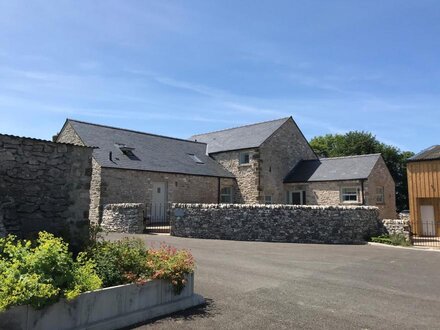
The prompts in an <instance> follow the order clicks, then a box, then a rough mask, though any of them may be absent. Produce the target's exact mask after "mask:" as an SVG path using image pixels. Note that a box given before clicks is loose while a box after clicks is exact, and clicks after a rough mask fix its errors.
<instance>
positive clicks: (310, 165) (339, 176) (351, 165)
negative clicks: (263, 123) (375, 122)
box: [284, 154, 381, 183]
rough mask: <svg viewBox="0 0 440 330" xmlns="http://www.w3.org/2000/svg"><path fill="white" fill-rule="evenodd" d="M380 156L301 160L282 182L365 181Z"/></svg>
mask: <svg viewBox="0 0 440 330" xmlns="http://www.w3.org/2000/svg"><path fill="white" fill-rule="evenodd" d="M380 157H381V155H380V154H371V155H360V156H348V157H334V158H321V159H317V160H302V161H300V162H299V163H298V164H297V165H296V166H295V167H294V168H293V170H292V171H291V172H290V173H289V174H288V175H287V176H286V178H285V179H284V182H286V183H294V182H319V181H343V180H361V179H367V178H368V176H369V175H370V173H371V171H372V170H373V167H374V165H376V163H377V161H378V160H379V158H380Z"/></svg>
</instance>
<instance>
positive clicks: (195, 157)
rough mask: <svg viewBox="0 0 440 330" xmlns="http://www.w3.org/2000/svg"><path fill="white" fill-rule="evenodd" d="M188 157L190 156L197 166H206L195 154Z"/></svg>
mask: <svg viewBox="0 0 440 330" xmlns="http://www.w3.org/2000/svg"><path fill="white" fill-rule="evenodd" d="M188 156H189V157H190V158H191V159H192V160H193V161H195V162H196V163H197V164H205V163H204V162H202V161H201V160H200V158H199V157H197V156H196V155H194V154H188Z"/></svg>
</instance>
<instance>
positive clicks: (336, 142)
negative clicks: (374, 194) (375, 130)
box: [310, 131, 414, 210]
mask: <svg viewBox="0 0 440 330" xmlns="http://www.w3.org/2000/svg"><path fill="white" fill-rule="evenodd" d="M310 145H311V147H312V148H313V150H314V151H315V152H316V154H317V155H318V156H320V157H340V156H354V155H366V154H375V153H380V154H382V157H383V159H384V160H385V163H386V164H387V166H388V169H389V170H390V173H391V175H392V177H393V178H394V181H395V182H396V205H397V209H398V210H404V209H407V208H408V182H407V176H406V161H407V159H408V158H409V157H411V156H413V155H414V153H413V152H410V151H401V150H400V149H399V148H397V147H394V146H392V145H388V144H385V143H382V142H380V141H378V140H377V139H376V137H375V136H374V135H373V134H371V133H368V132H364V131H351V132H348V133H346V134H327V135H323V136H317V137H314V138H313V139H312V140H311V141H310Z"/></svg>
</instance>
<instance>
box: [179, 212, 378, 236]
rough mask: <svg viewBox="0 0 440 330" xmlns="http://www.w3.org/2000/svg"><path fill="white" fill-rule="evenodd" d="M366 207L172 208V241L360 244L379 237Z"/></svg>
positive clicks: (373, 214)
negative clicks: (179, 238)
mask: <svg viewBox="0 0 440 330" xmlns="http://www.w3.org/2000/svg"><path fill="white" fill-rule="evenodd" d="M378 228H379V224H378V209H377V208H376V207H365V206H347V207H345V206H295V205H258V204H253V205H251V204H241V205H240V204H224V205H217V204H211V205H207V204H174V205H173V210H172V212H171V235H174V236H180V237H194V238H207V239H226V240H239V241H269V242H297V243H358V242H361V241H364V240H367V239H368V238H370V237H371V236H374V235H377V233H378Z"/></svg>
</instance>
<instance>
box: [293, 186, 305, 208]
mask: <svg viewBox="0 0 440 330" xmlns="http://www.w3.org/2000/svg"><path fill="white" fill-rule="evenodd" d="M304 192H305V190H304V189H302V190H290V191H289V204H291V205H305V204H304ZM293 193H299V196H300V197H299V199H300V204H293V197H292V194H293Z"/></svg>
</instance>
